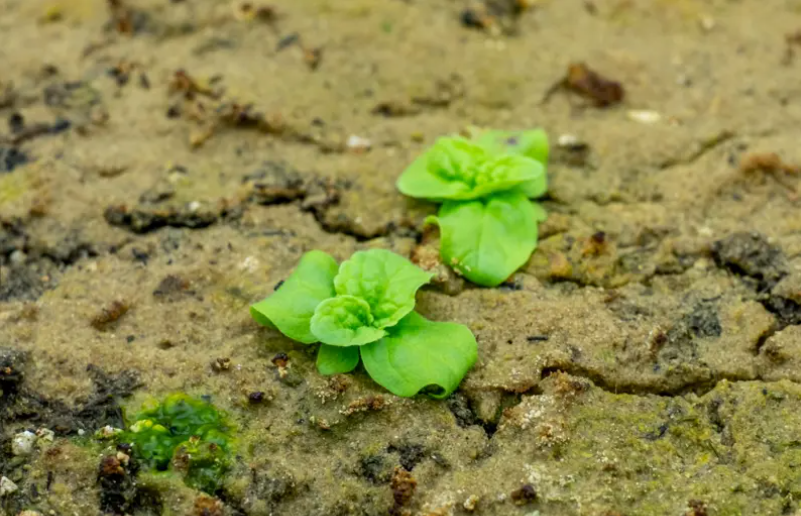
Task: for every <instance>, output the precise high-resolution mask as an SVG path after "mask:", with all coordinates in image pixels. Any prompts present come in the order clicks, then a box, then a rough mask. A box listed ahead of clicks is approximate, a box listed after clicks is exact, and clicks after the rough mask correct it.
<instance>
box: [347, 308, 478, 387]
mask: <svg viewBox="0 0 801 516" xmlns="http://www.w3.org/2000/svg"><path fill="white" fill-rule="evenodd" d="M360 349H361V355H362V361H363V362H364V367H365V369H367V372H368V373H369V374H370V376H371V377H372V378H373V380H375V381H376V383H378V384H379V385H381V386H382V387H384V388H385V389H387V390H388V391H390V392H392V393H393V394H395V395H397V396H406V397H409V396H414V395H415V394H417V393H418V392H420V391H421V390H423V389H430V388H432V387H433V389H432V390H431V391H430V392H429V393H430V394H431V395H432V396H433V397H435V398H445V397H447V396H448V395H449V394H451V393H452V392H453V391H454V390H456V388H457V387H458V386H459V382H461V381H462V378H463V377H464V375H465V374H467V371H469V370H470V368H471V367H473V364H474V363H475V361H476V358H477V355H478V351H477V345H476V339H475V337H474V336H473V334H472V333H471V332H470V330H469V329H468V328H467V327H466V326H463V325H461V324H454V323H445V322H433V321H429V320H427V319H426V318H424V317H423V316H421V315H419V314H418V313H417V312H412V313H410V314H409V315H407V316H406V317H404V318H403V319H402V320H401V321H400V322H399V323H398V324H397V325H396V326H394V327H393V328H391V329H390V330H389V335H387V336H386V337H384V338H383V339H381V340H379V341H377V342H373V343H371V344H367V345H366V346H362V347H361V348H360Z"/></svg>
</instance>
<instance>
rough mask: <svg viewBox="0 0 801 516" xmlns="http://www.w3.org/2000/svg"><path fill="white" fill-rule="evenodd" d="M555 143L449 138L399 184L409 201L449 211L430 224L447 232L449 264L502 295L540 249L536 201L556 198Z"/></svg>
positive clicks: (495, 135)
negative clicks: (550, 173)
mask: <svg viewBox="0 0 801 516" xmlns="http://www.w3.org/2000/svg"><path fill="white" fill-rule="evenodd" d="M547 160H548V137H547V135H546V134H545V132H544V131H543V130H542V129H535V130H531V131H485V132H483V133H481V134H479V135H477V136H476V137H475V138H473V139H466V138H462V137H458V136H456V137H442V138H440V139H439V140H437V142H436V143H435V144H434V145H433V146H432V147H431V148H430V149H429V150H428V151H427V152H426V153H424V154H423V155H422V156H420V157H419V158H417V159H416V160H415V161H414V162H413V163H412V164H411V165H410V166H409V167H408V168H407V169H406V170H405V171H404V172H403V174H401V176H400V178H399V179H398V182H397V186H398V189H399V190H400V191H401V193H403V194H404V195H408V196H410V197H415V198H419V199H428V200H431V201H434V202H441V203H443V204H442V206H441V207H440V210H439V213H438V215H437V216H436V217H433V216H432V217H429V218H427V219H426V222H427V223H431V224H437V225H438V226H439V228H440V234H441V247H440V255H441V256H442V259H443V261H444V263H446V264H447V265H449V266H450V267H452V268H453V269H454V270H455V271H457V272H458V273H459V274H461V275H463V276H464V277H466V278H467V279H468V280H470V281H472V282H473V283H476V284H478V285H483V286H488V287H494V286H497V285H500V284H501V283H503V282H504V281H506V280H507V279H508V278H509V276H511V275H512V274H513V273H514V272H515V271H516V270H517V269H519V268H520V267H521V266H522V265H523V264H525V263H526V262H527V261H528V259H529V257H530V256H531V253H533V252H534V249H536V247H537V238H538V232H537V225H538V223H539V222H542V221H544V220H545V218H546V213H545V210H544V209H543V208H542V207H541V206H540V205H539V204H537V203H535V202H532V201H531V199H536V198H538V197H542V196H543V195H544V194H545V193H546V191H547V190H548V183H547V176H546V173H545V163H546V162H547Z"/></svg>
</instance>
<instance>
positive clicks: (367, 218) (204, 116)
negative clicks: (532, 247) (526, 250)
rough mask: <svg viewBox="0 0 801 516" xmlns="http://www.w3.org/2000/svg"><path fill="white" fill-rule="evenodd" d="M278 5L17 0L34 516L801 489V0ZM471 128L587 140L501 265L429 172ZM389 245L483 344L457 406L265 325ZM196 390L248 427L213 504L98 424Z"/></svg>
mask: <svg viewBox="0 0 801 516" xmlns="http://www.w3.org/2000/svg"><path fill="white" fill-rule="evenodd" d="M243 4H244V3H241V4H240V3H236V2H235V3H233V4H232V3H231V2H228V1H222V0H218V1H214V0H171V1H169V0H140V1H134V0H127V1H124V0H123V1H120V0H117V1H111V2H105V1H101V0H46V1H45V0H2V1H0V34H2V45H0V66H1V67H2V68H0V118H2V125H0V275H2V283H0V391H2V397H0V416H2V417H0V474H2V476H3V477H5V479H6V481H8V482H11V483H13V485H14V487H15V489H10V488H9V487H8V486H9V485H10V484H8V483H7V482H6V483H4V484H2V485H0V492H1V493H2V496H1V497H0V514H8V515H15V516H16V515H18V514H20V513H22V514H28V515H29V514H56V515H65V516H66V515H74V514H78V515H91V514H104V513H106V514H123V513H125V514H137V515H160V514H165V515H168V514H169V515H184V514H190V515H191V514H197V515H217V514H224V515H270V514H274V515H279V514H280V515H308V516H315V515H318V516H323V515H326V516H328V515H365V516H367V515H379V514H390V513H391V514H414V515H428V516H435V515H450V514H453V515H460V514H461V515H464V514H485V515H521V516H522V515H534V514H541V515H588V516H589V515H593V516H594V515H598V516H602V515H607V516H611V515H627V516H631V515H662V514H664V515H679V514H682V515H684V514H687V515H695V516H700V515H707V514H708V515H739V514H754V515H756V514H759V515H770V514H776V515H779V514H796V513H797V512H798V511H801V502H799V500H801V476H799V467H798V466H799V464H801V455H799V454H800V453H801V445H800V444H799V430H800V429H801V388H799V386H798V382H801V330H800V329H799V324H801V216H799V215H798V211H796V210H798V209H799V205H800V204H799V203H801V201H800V200H799V194H798V191H797V189H798V187H799V177H798V175H799V172H801V171H799V168H798V164H799V163H801V151H799V147H798V141H799V140H800V139H801V130H800V129H799V127H801V125H800V124H799V122H801V89H799V86H798V77H799V70H800V69H801V68H799V67H801V55H798V56H796V54H797V53H799V52H801V46H799V44H798V41H799V40H801V38H799V37H798V36H797V34H798V30H799V29H801V2H798V1H796V0H786V1H773V2H765V1H759V0H740V1H724V0H714V1H702V0H632V1H625V0H621V1H614V2H600V1H593V0H588V1H579V0H575V1H574V0H565V1H559V2H557V1H554V0H550V1H548V0H542V1H536V0H534V1H531V2H522V1H521V2H514V1H511V0H509V1H500V0H498V1H488V2H487V3H486V5H484V4H469V3H464V2H461V1H450V0H431V1H423V0H405V1H404V0H382V1H380V2H379V1H375V0H336V1H334V0H304V1H299V0H274V1H273V2H271V3H270V4H269V6H268V5H267V4H259V3H257V2H252V3H251V5H250V8H247V6H244V5H243ZM524 6H528V8H525V9H523V7H524ZM785 35H787V36H785ZM579 62H584V63H586V65H587V66H589V67H590V68H591V69H592V70H594V71H596V72H597V73H599V74H602V76H603V77H606V78H607V80H609V81H612V82H611V83H603V82H598V81H597V80H594V81H589V82H588V81H586V80H584V81H582V80H581V77H579V78H575V77H571V76H568V77H567V78H565V76H566V73H568V66H569V65H570V64H571V63H579ZM575 69H576V68H574V69H573V70H575ZM573 79H575V80H573ZM585 79H586V78H585ZM555 84H558V85H559V87H558V88H556V89H554V88H552V86H553V85H555ZM614 84H617V85H618V86H614ZM618 87H619V88H620V89H618ZM624 91H625V95H623V92H624ZM549 92H551V93H550V94H548V93H549ZM543 99H545V101H543ZM471 125H478V126H487V127H495V128H505V129H518V128H528V127H535V126H542V127H544V128H545V129H546V130H547V131H548V132H549V134H550V135H551V137H552V140H553V143H554V149H553V160H552V163H551V165H550V167H549V174H550V184H551V188H550V192H549V196H548V198H547V200H546V202H545V203H544V205H545V206H546V208H547V209H548V211H549V214H550V217H549V219H548V221H547V222H546V223H545V224H544V225H543V227H542V228H541V229H542V231H541V233H542V235H541V242H540V247H539V249H538V250H537V251H536V252H535V254H534V255H533V256H532V258H531V260H530V261H529V263H528V264H527V265H526V266H525V267H524V268H522V269H521V271H519V273H518V274H516V275H515V276H514V277H513V278H511V279H510V281H509V282H507V283H506V284H504V285H502V286H501V287H500V288H498V289H479V288H474V287H471V286H469V285H466V284H464V282H462V281H461V280H459V279H458V278H454V277H452V276H449V275H448V274H447V271H446V270H444V269H442V268H437V265H436V263H435V262H436V251H435V249H436V247H435V246H436V237H435V235H434V236H432V235H430V234H428V233H424V232H423V226H422V222H423V219H424V217H425V216H426V215H428V214H430V213H432V212H433V211H434V210H435V206H433V205H429V204H426V203H420V202H415V201H412V200H409V199H405V198H403V197H402V196H401V195H400V194H398V193H397V192H396V191H395V189H394V181H395V179H396V178H397V176H398V175H399V174H400V172H401V171H402V170H403V168H404V167H405V165H406V164H407V163H409V162H410V161H411V160H412V159H413V158H414V157H415V156H417V155H418V154H419V153H420V152H422V151H423V150H424V149H425V148H426V147H427V146H428V145H430V144H431V143H432V142H433V141H434V140H435V138H436V137H437V136H438V135H441V134H445V133H451V132H455V131H459V130H462V129H464V128H465V127H467V126H471ZM560 136H563V137H562V138H561V139H560ZM558 142H560V143H558ZM370 247H383V248H388V249H392V250H394V251H396V252H399V253H401V254H404V255H406V256H413V257H414V258H415V259H416V260H417V261H419V262H420V263H421V264H422V263H426V264H428V265H431V268H432V269H436V270H437V272H438V273H439V276H438V281H437V283H436V284H435V285H434V286H432V287H428V288H427V289H425V290H424V291H423V292H421V294H420V296H419V299H418V307H419V310H420V311H421V313H423V314H424V315H426V316H427V317H430V318H433V319H436V320H450V321H456V322H460V323H463V324H466V325H467V326H469V327H470V328H471V330H473V331H474V333H475V334H476V336H477V338H478V343H479V361H478V363H477V365H476V367H475V369H474V370H473V371H472V372H471V373H469V375H468V376H467V377H466V379H465V381H464V382H463V384H462V386H461V388H460V390H459V391H457V393H455V394H454V395H453V396H452V397H451V398H450V399H448V400H446V401H444V402H438V401H434V400H430V399H426V398H423V397H420V398H415V399H401V398H396V397H393V396H391V395H389V394H388V393H386V392H385V391H383V390H382V389H381V388H379V387H378V386H377V385H375V384H374V383H373V382H372V381H371V380H370V379H369V378H368V376H367V375H366V374H365V373H364V371H357V372H356V373H354V374H352V375H344V376H337V377H334V378H325V377H322V376H320V375H318V374H317V372H316V370H315V368H314V353H315V349H314V346H310V347H306V346H302V345H299V344H296V343H293V342H291V341H289V340H288V339H286V338H284V337H283V336H281V335H280V334H279V333H277V332H275V331H271V330H268V329H264V328H260V327H258V326H257V325H256V324H255V323H253V322H252V321H251V320H250V318H249V315H248V311H247V306H248V305H249V304H250V303H251V302H253V301H256V300H258V299H260V298H262V297H264V296H265V295H267V294H269V293H270V292H271V291H272V289H273V287H274V286H275V285H276V284H278V283H279V282H280V281H281V280H282V279H284V278H285V277H286V276H287V275H288V274H289V273H290V272H291V270H292V268H293V267H294V266H295V264H296V263H297V260H298V259H299V258H300V256H301V255H302V254H303V253H304V252H305V251H308V250H311V249H322V250H324V251H327V252H330V253H332V254H333V255H334V256H335V257H336V258H337V259H340V260H341V259H345V258H347V257H348V256H349V255H350V254H351V253H352V252H354V251H356V250H358V249H365V248H370ZM432 251H433V252H432ZM432 262H433V265H432ZM281 353H283V354H285V355H286V357H283V356H282V357H280V359H278V360H274V357H276V355H278V354H281ZM279 366H281V367H279ZM176 391H183V392H187V393H189V394H191V395H194V396H199V397H200V396H204V397H206V399H210V400H211V401H212V402H213V403H214V404H215V405H216V406H218V407H219V408H221V409H223V410H225V411H226V412H227V413H228V414H229V416H230V417H231V419H232V421H234V422H235V423H236V425H237V443H236V450H237V456H236V460H235V461H234V467H233V469H232V471H231V472H230V474H229V475H228V478H227V481H226V484H225V486H224V487H223V488H222V489H220V491H219V492H217V493H214V496H210V495H206V494H202V493H199V492H197V491H194V490H192V489H190V488H188V487H186V486H185V485H184V484H183V483H182V482H181V481H180V479H179V478H177V477H174V476H169V475H166V476H165V475H154V474H152V473H149V472H147V471H145V470H143V469H142V468H139V467H138V465H137V464H136V463H135V461H134V460H133V459H131V460H129V459H128V457H129V455H128V453H127V452H130V450H126V449H119V450H118V449H115V448H114V446H113V445H112V444H109V442H108V441H103V440H99V439H95V438H94V437H93V436H94V434H95V432H96V431H98V430H100V429H102V428H103V427H105V426H106V425H109V426H110V427H120V426H122V425H123V411H130V412H135V411H137V410H138V408H139V407H141V406H142V404H143V403H144V402H145V401H146V400H148V399H151V398H162V397H164V396H165V395H167V394H169V393H172V392H176ZM41 429H47V430H50V431H52V432H53V435H52V436H49V435H48V434H47V433H46V432H45V433H43V432H41ZM25 430H29V431H31V432H36V431H37V430H40V435H39V436H38V438H37V441H36V444H35V445H34V446H33V447H32V449H30V450H28V452H26V453H23V454H20V453H16V454H15V453H14V450H15V446H16V445H15V443H14V439H13V438H14V436H15V435H18V434H20V433H21V432H23V431H25ZM17 451H19V450H17ZM3 486H6V488H5V489H3ZM25 510H27V511H38V512H33V513H31V512H28V513H23V512H22V511H25Z"/></svg>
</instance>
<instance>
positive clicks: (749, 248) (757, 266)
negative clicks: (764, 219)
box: [712, 232, 788, 290]
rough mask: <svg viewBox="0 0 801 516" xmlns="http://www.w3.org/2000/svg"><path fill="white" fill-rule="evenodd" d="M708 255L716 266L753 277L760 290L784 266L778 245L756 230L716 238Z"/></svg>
mask: <svg viewBox="0 0 801 516" xmlns="http://www.w3.org/2000/svg"><path fill="white" fill-rule="evenodd" d="M712 255H713V256H714V258H715V261H716V262H717V264H718V265H719V266H721V267H725V268H727V269H729V270H730V271H731V272H733V273H735V274H739V275H742V276H748V277H750V278H753V279H755V280H757V281H758V282H759V284H760V285H759V286H760V290H769V289H770V288H772V287H773V286H774V285H775V284H776V283H778V281H779V280H780V279H781V278H782V277H784V276H785V275H786V274H787V270H788V269H787V262H786V259H785V257H784V254H783V253H782V250H781V248H779V247H778V246H775V245H773V244H771V243H769V242H768V240H767V239H766V238H765V237H764V236H763V235H761V234H760V233H748V232H739V233H734V234H732V235H729V236H727V237H726V238H723V239H721V240H718V241H717V242H715V243H714V244H713V245H712Z"/></svg>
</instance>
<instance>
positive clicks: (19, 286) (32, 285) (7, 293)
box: [0, 266, 52, 301]
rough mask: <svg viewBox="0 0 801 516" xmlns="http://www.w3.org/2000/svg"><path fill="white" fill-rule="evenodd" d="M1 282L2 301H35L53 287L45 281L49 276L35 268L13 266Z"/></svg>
mask: <svg viewBox="0 0 801 516" xmlns="http://www.w3.org/2000/svg"><path fill="white" fill-rule="evenodd" d="M0 274H2V275H3V278H2V281H0V301H11V300H15V299H16V300H20V301H34V300H36V299H38V298H39V296H41V295H42V294H43V293H44V291H45V290H46V289H47V288H49V287H51V286H52V285H49V284H47V282H45V281H44V279H45V278H47V276H43V275H42V274H40V273H39V272H37V271H36V270H35V269H34V267H26V266H12V267H10V268H9V269H7V272H0Z"/></svg>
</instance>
